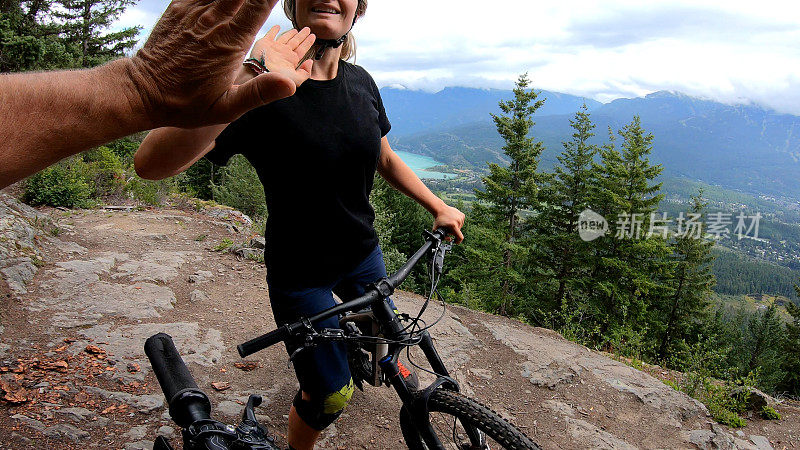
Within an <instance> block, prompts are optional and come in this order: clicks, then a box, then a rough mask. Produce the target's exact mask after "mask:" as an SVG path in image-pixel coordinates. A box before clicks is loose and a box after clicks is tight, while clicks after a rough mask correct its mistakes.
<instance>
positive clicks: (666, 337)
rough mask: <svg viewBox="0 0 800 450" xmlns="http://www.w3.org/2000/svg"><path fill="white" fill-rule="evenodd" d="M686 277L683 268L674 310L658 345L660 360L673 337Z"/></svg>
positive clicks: (676, 292) (674, 301)
mask: <svg viewBox="0 0 800 450" xmlns="http://www.w3.org/2000/svg"><path fill="white" fill-rule="evenodd" d="M685 279H686V270H685V269H683V270H682V271H681V277H680V279H679V281H678V289H677V290H676V291H675V297H674V298H673V300H672V311H670V313H669V320H668V321H667V327H666V329H665V330H664V337H663V338H662V339H661V345H659V347H658V355H657V357H658V360H659V361H661V360H663V359H664V356H665V354H666V352H667V345H668V344H669V340H670V338H671V336H670V334H671V331H672V326H673V324H674V322H675V316H676V315H677V314H678V304H679V303H680V301H681V295H683V282H684V280H685Z"/></svg>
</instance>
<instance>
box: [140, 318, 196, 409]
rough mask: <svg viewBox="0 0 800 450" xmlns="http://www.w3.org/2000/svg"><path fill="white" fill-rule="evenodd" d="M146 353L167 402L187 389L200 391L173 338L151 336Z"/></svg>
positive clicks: (147, 342)
mask: <svg viewBox="0 0 800 450" xmlns="http://www.w3.org/2000/svg"><path fill="white" fill-rule="evenodd" d="M144 353H145V354H146V355H147V358H148V359H150V364H151V365H152V366H153V372H154V373H155V375H156V378H157V379H158V384H160V385H161V390H163V391H164V396H165V397H166V398H167V402H171V401H172V399H173V398H175V395H176V394H178V393H179V392H180V391H183V390H185V389H198V387H197V383H196V382H195V381H194V378H193V377H192V374H191V373H190V372H189V368H187V367H186V364H185V363H184V362H183V359H182V358H181V355H180V354H178V350H177V349H176V348H175V343H173V342H172V337H170V335H168V334H166V333H158V334H156V335H154V336H150V338H148V339H147V341H145V343H144Z"/></svg>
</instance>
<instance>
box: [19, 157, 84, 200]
mask: <svg viewBox="0 0 800 450" xmlns="http://www.w3.org/2000/svg"><path fill="white" fill-rule="evenodd" d="M87 173H88V167H87V165H86V163H85V162H84V161H83V160H82V159H81V158H71V159H68V160H65V161H62V162H60V163H58V164H55V165H53V166H50V167H48V168H46V169H44V170H42V171H41V172H39V173H36V174H34V175H32V176H31V177H30V178H28V179H27V181H26V182H25V192H24V194H23V199H24V201H25V202H26V203H29V204H31V205H34V206H36V205H49V206H63V207H65V208H88V207H91V206H92V204H93V202H92V191H93V188H92V183H91V182H90V181H89V180H88V179H87Z"/></svg>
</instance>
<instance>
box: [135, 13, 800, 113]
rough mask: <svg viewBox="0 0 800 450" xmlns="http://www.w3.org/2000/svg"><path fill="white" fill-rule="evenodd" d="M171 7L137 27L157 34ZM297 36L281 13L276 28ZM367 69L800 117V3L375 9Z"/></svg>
mask: <svg viewBox="0 0 800 450" xmlns="http://www.w3.org/2000/svg"><path fill="white" fill-rule="evenodd" d="M166 5H167V2H165V1H158V0H142V1H141V2H140V3H139V4H138V5H137V6H136V7H135V8H132V9H133V11H132V12H131V14H130V15H127V16H126V18H125V20H126V23H134V22H135V21H136V20H141V21H142V23H141V24H142V25H144V26H145V27H146V30H145V32H146V33H149V30H150V28H151V27H152V24H153V23H155V20H156V19H157V18H158V17H159V16H160V15H161V13H162V12H163V10H164V9H165V8H166ZM274 23H279V24H281V26H282V27H288V26H289V22H288V20H286V18H285V17H284V16H283V11H282V9H281V7H280V4H279V5H278V6H277V7H276V8H275V10H274V11H273V13H272V16H271V17H270V19H269V20H268V24H267V25H266V26H265V28H264V30H266V28H267V27H268V26H269V25H271V24H274ZM355 34H356V37H357V41H358V59H357V63H358V64H360V65H362V66H364V67H365V68H366V69H367V70H369V71H370V73H371V74H372V75H373V77H374V78H375V79H376V81H377V82H378V84H379V85H380V86H385V85H390V84H401V85H404V86H407V87H410V88H414V89H425V90H439V89H441V88H444V87H446V86H471V87H483V88H510V87H511V86H513V83H514V81H515V80H516V79H517V77H518V76H519V74H520V73H522V72H529V75H530V77H531V79H532V80H533V82H534V84H535V86H536V87H537V88H541V89H547V90H551V91H560V92H566V93H571V94H576V95H582V96H587V97H592V98H595V99H597V100H601V101H609V100H612V99H615V98H619V97H630V96H639V95H645V94H647V93H650V92H653V91H658V90H677V91H681V92H685V93H687V94H690V95H695V96H702V97H706V98H712V99H715V100H720V101H724V102H728V103H736V102H757V103H759V104H762V105H766V106H768V107H771V108H775V109H777V110H779V111H783V112H791V113H794V114H800V79H799V78H798V74H800V47H798V46H797V45H796V43H797V42H800V3H794V2H787V1H781V0H760V1H759V2H752V1H751V0H725V1H724V2H723V1H721V0H650V1H648V2H641V1H639V0H606V1H603V2H597V1H594V0H569V1H563V0H539V1H535V2H532V1H530V0H497V1H494V2H485V1H483V0H461V1H459V2H431V1H429V0H404V1H403V2H391V1H374V2H370V5H369V10H368V11H367V15H366V16H365V17H364V18H363V19H361V20H359V22H358V23H357V24H356V27H355Z"/></svg>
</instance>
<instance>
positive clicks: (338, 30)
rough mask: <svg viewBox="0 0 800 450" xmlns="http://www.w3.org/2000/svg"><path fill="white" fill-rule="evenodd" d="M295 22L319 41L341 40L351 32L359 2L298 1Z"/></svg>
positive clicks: (347, 0) (356, 0)
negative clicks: (307, 29) (309, 29)
mask: <svg viewBox="0 0 800 450" xmlns="http://www.w3.org/2000/svg"><path fill="white" fill-rule="evenodd" d="M295 5H296V11H297V12H296V15H295V20H296V21H297V25H298V27H299V28H303V27H309V28H311V32H312V33H314V34H315V35H316V36H317V38H319V39H339V38H340V37H342V36H343V35H344V34H345V33H347V32H348V31H350V27H351V26H352V25H353V17H355V15H356V8H357V7H358V0H296V3H295Z"/></svg>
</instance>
